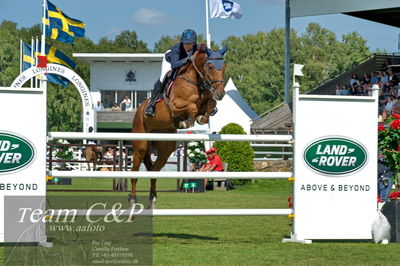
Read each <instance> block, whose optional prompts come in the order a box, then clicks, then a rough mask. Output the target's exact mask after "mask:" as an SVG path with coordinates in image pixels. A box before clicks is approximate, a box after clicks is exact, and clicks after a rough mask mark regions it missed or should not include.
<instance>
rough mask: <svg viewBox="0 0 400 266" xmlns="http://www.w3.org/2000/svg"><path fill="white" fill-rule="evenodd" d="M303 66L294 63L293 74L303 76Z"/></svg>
mask: <svg viewBox="0 0 400 266" xmlns="http://www.w3.org/2000/svg"><path fill="white" fill-rule="evenodd" d="M303 67H304V65H300V64H294V67H293V75H295V76H303V72H301V70H302V69H303Z"/></svg>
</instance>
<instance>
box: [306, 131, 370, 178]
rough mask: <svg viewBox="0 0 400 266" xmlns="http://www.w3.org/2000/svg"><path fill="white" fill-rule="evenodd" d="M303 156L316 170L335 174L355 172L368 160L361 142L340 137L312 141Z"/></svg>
mask: <svg viewBox="0 0 400 266" xmlns="http://www.w3.org/2000/svg"><path fill="white" fill-rule="evenodd" d="M303 156H304V161H305V162H306V163H307V165H308V166H309V167H311V169H313V170H314V171H317V172H319V173H323V174H327V175H335V176H339V175H345V174H349V173H352V172H355V171H357V170H359V169H361V168H362V167H363V166H364V165H365V163H366V162H367V151H366V150H365V148H364V147H363V146H362V145H361V144H360V143H357V142H356V141H354V140H350V139H345V138H339V137H327V138H323V139H319V140H317V141H315V142H313V143H311V144H310V145H308V146H307V148H306V149H305V151H304V155H303Z"/></svg>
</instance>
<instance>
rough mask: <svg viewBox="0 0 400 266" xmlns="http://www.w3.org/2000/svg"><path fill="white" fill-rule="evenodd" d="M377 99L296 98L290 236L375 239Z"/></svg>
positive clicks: (337, 97) (315, 96) (313, 96)
mask: <svg viewBox="0 0 400 266" xmlns="http://www.w3.org/2000/svg"><path fill="white" fill-rule="evenodd" d="M377 111H378V105H377V95H376V92H374V95H373V96H363V97H361V96H360V97H358V96H357V97H356V96H354V97H353V96H349V97H347V96H321V95H299V94H298V90H295V96H294V125H295V128H294V135H295V152H294V175H295V184H294V214H295V218H294V228H293V232H294V234H293V236H292V238H296V239H297V240H306V239H311V240H312V239H371V237H372V236H371V224H372V222H373V219H374V217H375V214H376V199H377V176H376V175H377V115H378V113H377Z"/></svg>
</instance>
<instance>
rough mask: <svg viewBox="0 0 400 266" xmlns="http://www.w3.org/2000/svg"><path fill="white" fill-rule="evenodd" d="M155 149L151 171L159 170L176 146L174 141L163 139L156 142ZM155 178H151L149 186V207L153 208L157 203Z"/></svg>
mask: <svg viewBox="0 0 400 266" xmlns="http://www.w3.org/2000/svg"><path fill="white" fill-rule="evenodd" d="M155 146H156V149H157V159H156V161H155V162H154V165H153V167H152V169H151V170H152V171H160V170H161V168H163V167H164V166H165V164H166V163H167V161H168V158H169V156H170V155H171V153H172V152H173V151H174V150H175V148H176V142H175V141H163V142H157V143H156V145H155ZM156 185H157V179H155V178H153V179H151V187H150V208H151V209H155V208H156V203H157V189H156Z"/></svg>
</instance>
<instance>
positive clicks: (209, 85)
mask: <svg viewBox="0 0 400 266" xmlns="http://www.w3.org/2000/svg"><path fill="white" fill-rule="evenodd" d="M210 60H224V59H223V58H222V57H220V58H208V59H207V61H206V62H205V63H204V72H205V75H203V73H201V72H200V70H199V69H198V68H197V67H196V64H195V63H194V62H193V61H194V60H193V61H191V63H192V66H193V67H194V69H195V70H196V72H197V74H198V75H199V77H200V79H201V80H202V81H203V83H202V84H197V83H196V82H194V81H193V80H190V79H188V78H187V77H184V76H182V75H178V78H181V79H183V80H185V81H186V82H188V83H190V84H192V85H195V86H197V87H199V88H200V89H208V90H209V91H210V92H211V93H214V91H215V90H216V88H215V87H214V86H213V84H214V83H216V82H220V83H222V84H224V80H217V79H210V76H209V72H208V68H207V67H206V65H207V64H208V63H209V61H210ZM211 64H212V63H211Z"/></svg>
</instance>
